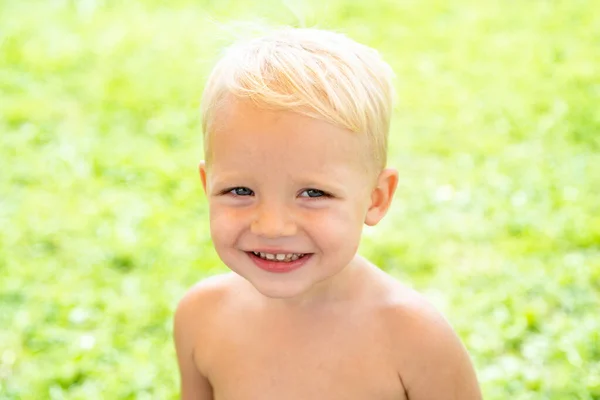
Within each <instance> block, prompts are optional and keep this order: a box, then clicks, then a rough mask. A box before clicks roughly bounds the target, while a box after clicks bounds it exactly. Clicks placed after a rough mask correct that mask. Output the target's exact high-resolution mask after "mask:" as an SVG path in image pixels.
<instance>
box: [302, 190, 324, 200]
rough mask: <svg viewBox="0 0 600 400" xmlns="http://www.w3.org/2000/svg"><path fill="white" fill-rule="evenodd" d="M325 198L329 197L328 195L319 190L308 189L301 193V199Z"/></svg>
mask: <svg viewBox="0 0 600 400" xmlns="http://www.w3.org/2000/svg"><path fill="white" fill-rule="evenodd" d="M305 193H306V194H305ZM325 196H327V194H326V193H325V192H323V191H322V190H318V189H306V190H304V191H303V192H302V193H300V197H311V198H315V197H325Z"/></svg>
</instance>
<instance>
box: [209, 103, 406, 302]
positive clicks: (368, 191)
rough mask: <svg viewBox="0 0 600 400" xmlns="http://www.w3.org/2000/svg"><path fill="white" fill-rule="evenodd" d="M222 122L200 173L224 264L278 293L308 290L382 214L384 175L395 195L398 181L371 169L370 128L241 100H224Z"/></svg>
mask: <svg viewBox="0 0 600 400" xmlns="http://www.w3.org/2000/svg"><path fill="white" fill-rule="evenodd" d="M215 127H216V128H215V130H214V132H212V133H211V137H210V156H209V157H208V158H209V159H210V162H209V165H207V166H204V165H201V176H202V180H203V184H204V187H205V191H206V193H207V196H208V199H209V209H210V229H211V235H212V239H213V243H214V246H215V249H216V251H217V253H218V254H219V256H220V258H221V259H222V260H223V262H224V263H225V264H226V265H227V266H228V267H229V268H230V269H232V270H233V271H235V272H236V273H238V274H239V275H241V276H243V277H244V278H246V279H247V280H248V281H249V282H251V283H252V284H253V285H254V286H255V288H256V289H257V290H258V291H259V292H261V293H262V294H264V295H266V296H268V297H274V298H294V297H297V296H299V295H303V294H308V293H309V292H310V290H311V288H313V287H314V286H315V285H316V284H317V283H319V282H322V281H326V280H328V279H330V278H332V277H333V276H335V275H336V274H337V273H338V272H340V271H342V270H343V269H344V267H346V266H347V265H348V264H349V263H350V262H351V261H352V260H353V258H354V257H355V255H356V251H357V248H358V244H359V241H360V236H361V231H362V226H363V224H364V223H365V222H366V223H368V224H375V223H377V222H378V221H379V219H380V218H381V217H383V214H385V210H386V209H387V205H388V204H389V199H388V200H387V204H383V208H381V204H380V203H382V201H381V199H380V197H381V196H380V195H381V193H379V195H378V194H377V191H378V189H377V188H378V187H380V186H381V185H380V183H381V180H382V179H384V180H386V179H387V180H386V182H385V183H386V184H388V186H389V188H388V191H389V190H390V189H391V193H390V195H389V197H390V198H391V195H392V194H393V191H394V188H395V185H396V179H397V178H396V174H395V171H392V172H391V175H390V170H386V171H387V175H386V176H385V177H384V178H382V175H385V173H386V171H384V173H382V175H380V176H379V178H376V177H374V176H373V174H372V172H370V171H371V169H370V168H368V167H367V166H368V165H369V164H368V163H369V155H368V154H365V153H367V152H366V151H365V148H367V146H366V143H365V137H364V135H360V134H355V133H352V132H349V131H347V130H345V129H342V128H338V127H335V126H333V125H331V124H328V123H326V122H323V121H319V120H315V119H312V118H309V117H305V116H302V115H299V114H295V113H291V112H282V111H269V110H264V109H260V108H257V107H255V106H253V105H252V104H250V103H248V102H242V101H232V102H231V104H229V105H227V106H225V107H223V109H222V110H220V112H219V115H218V123H217V124H215ZM378 196H379V197H378ZM384 197H385V196H384ZM384 200H385V199H384ZM383 203H385V201H383ZM378 207H379V208H378ZM253 252H256V253H270V254H274V255H276V254H280V258H281V257H283V256H282V255H283V254H287V257H286V259H284V260H283V261H277V257H276V256H274V257H273V256H270V255H269V254H263V255H262V257H266V258H269V257H270V258H275V260H263V259H261V257H260V256H261V255H260V254H259V256H256V255H255V254H253ZM291 254H295V255H293V256H290V255H291ZM302 254H304V256H300V258H299V259H298V260H295V258H296V257H299V255H302Z"/></svg>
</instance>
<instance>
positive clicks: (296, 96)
mask: <svg viewBox="0 0 600 400" xmlns="http://www.w3.org/2000/svg"><path fill="white" fill-rule="evenodd" d="M393 76H394V74H393V71H392V69H391V68H390V66H389V65H388V64H387V63H386V62H385V61H383V59H382V58H381V57H380V55H379V54H378V52H377V51H375V50H374V49H372V48H370V47H367V46H365V45H362V44H359V43H357V42H355V41H354V40H352V39H349V38H348V37H346V36H345V35H343V34H340V33H334V32H331V31H325V30H319V29H311V28H284V29H279V30H276V31H273V32H272V33H270V34H267V35H264V36H261V37H258V38H254V39H250V40H246V41H242V42H238V43H236V44H234V45H233V46H231V47H229V48H228V49H227V50H226V51H225V53H224V55H223V56H222V57H221V59H220V60H219V61H218V62H217V64H216V65H215V67H214V68H213V71H212V73H211V75H210V76H209V78H208V81H207V84H206V86H205V89H204V93H203V99H202V106H201V114H202V129H203V132H204V143H205V146H204V147H205V153H207V148H208V140H209V133H210V132H211V131H212V130H213V128H214V123H215V114H216V112H217V110H218V109H219V107H220V106H221V105H222V103H223V102H224V101H227V100H226V99H227V97H228V95H233V96H235V97H238V98H242V99H250V100H251V101H253V102H254V103H255V104H257V105H259V106H262V107H265V108H271V109H282V110H287V111H293V112H297V113H300V114H303V115H306V116H309V117H312V118H316V119H321V120H325V121H327V122H329V123H331V124H333V125H336V126H339V127H343V128H346V129H349V130H350V131H353V132H356V133H362V134H365V135H367V138H368V143H369V144H370V147H371V149H369V150H371V151H372V153H373V160H374V161H375V165H376V167H377V168H378V169H379V170H381V169H383V168H384V167H385V164H386V159H387V137H388V131H389V125H390V118H391V113H392V106H393V98H394V88H393V84H392V79H393ZM207 155H208V153H207Z"/></svg>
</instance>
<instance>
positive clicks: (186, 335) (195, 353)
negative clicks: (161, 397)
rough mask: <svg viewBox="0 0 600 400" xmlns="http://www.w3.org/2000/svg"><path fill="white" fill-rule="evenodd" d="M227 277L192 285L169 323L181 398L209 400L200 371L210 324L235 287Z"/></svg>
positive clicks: (209, 390) (209, 389)
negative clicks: (171, 329) (220, 305)
mask: <svg viewBox="0 0 600 400" xmlns="http://www.w3.org/2000/svg"><path fill="white" fill-rule="evenodd" d="M235 282H236V279H235V277H233V276H232V275H231V274H227V275H218V276H214V277H211V278H208V279H205V280H203V281H201V282H199V283H198V284H196V285H194V286H193V287H192V288H191V289H189V290H188V291H187V293H186V294H185V295H184V296H183V298H182V299H181V300H180V301H179V304H178V305H177V309H176V311H175V317H174V321H173V325H174V326H173V337H174V342H175V350H176V353H177V361H178V365H179V372H180V377H181V398H182V399H185V400H187V399H190V400H191V399H196V400H211V399H212V398H213V395H212V386H211V384H210V381H209V379H208V377H207V374H206V370H205V369H204V368H203V361H202V360H203V359H204V357H205V355H204V352H205V351H206V349H207V348H210V338H211V331H212V328H211V326H212V322H213V321H214V318H215V316H216V315H217V314H218V312H219V311H218V310H220V309H221V307H219V304H220V303H221V302H223V301H224V300H226V299H227V297H228V296H229V294H230V293H231V291H232V288H234V287H235Z"/></svg>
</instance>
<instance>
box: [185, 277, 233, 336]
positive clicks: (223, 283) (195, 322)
mask: <svg viewBox="0 0 600 400" xmlns="http://www.w3.org/2000/svg"><path fill="white" fill-rule="evenodd" d="M237 280H238V279H237V278H236V276H234V274H232V273H228V274H222V275H215V276H212V277H209V278H206V279H203V280H202V281H200V282H198V283H197V284H195V285H194V286H192V287H191V288H190V289H189V290H188V291H187V292H186V293H185V294H184V296H183V297H182V298H181V300H180V301H179V303H178V304H177V309H176V311H175V318H174V323H175V329H176V330H185V331H186V332H192V333H194V334H198V333H200V332H198V331H199V330H202V327H203V326H206V325H207V323H208V322H209V320H210V319H211V318H212V317H214V315H215V313H217V312H218V310H219V309H220V307H218V305H219V304H220V303H222V302H224V301H225V300H226V299H227V297H228V296H229V295H230V294H231V292H232V291H234V290H235V286H236V284H237ZM176 333H177V332H176Z"/></svg>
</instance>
